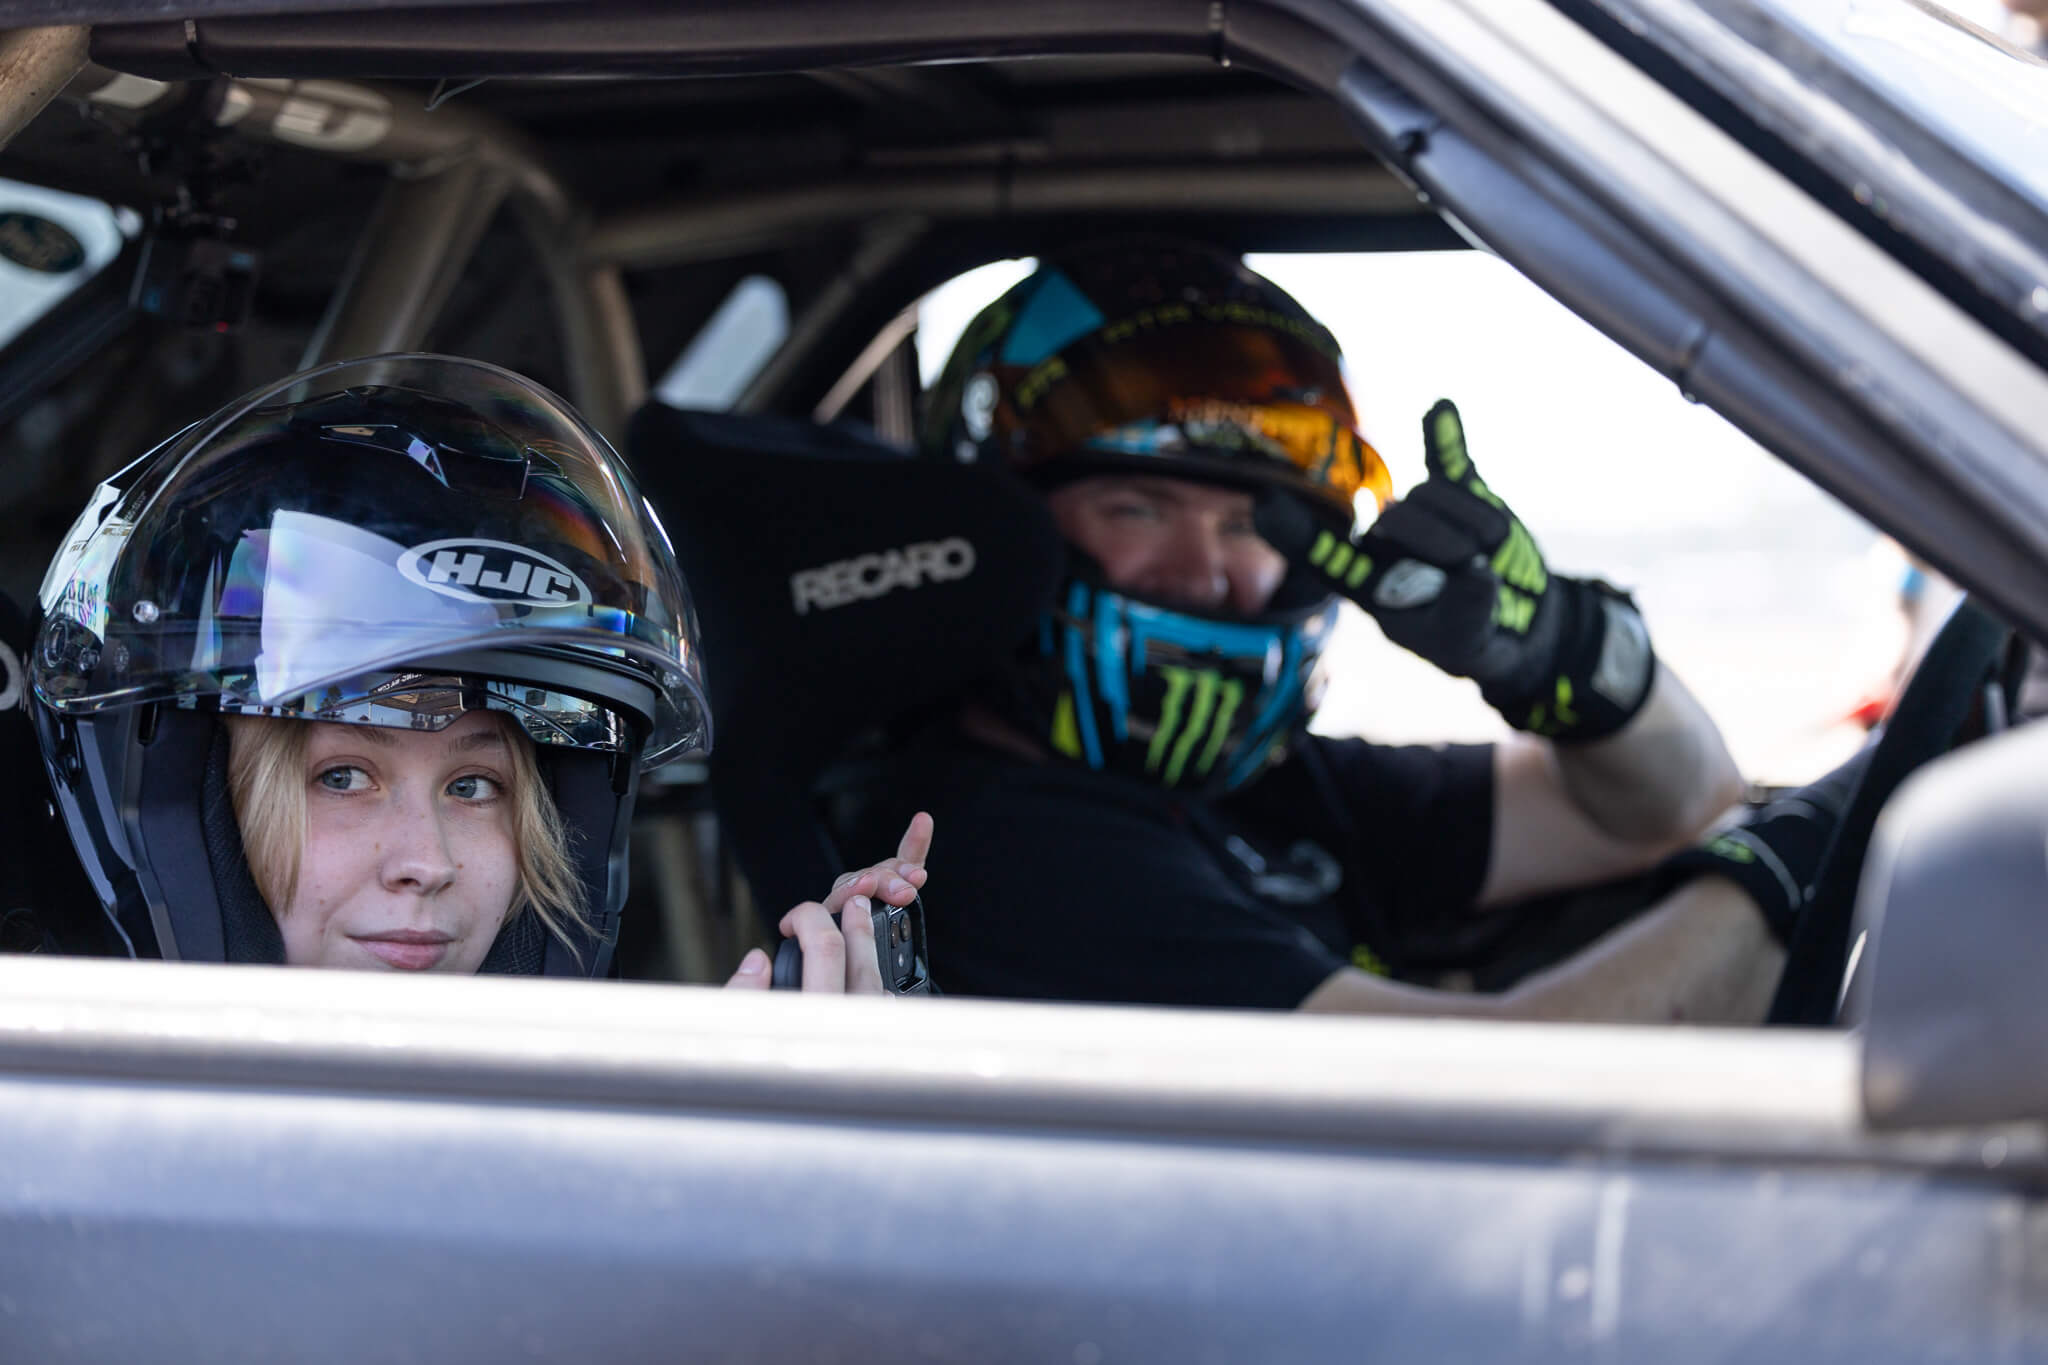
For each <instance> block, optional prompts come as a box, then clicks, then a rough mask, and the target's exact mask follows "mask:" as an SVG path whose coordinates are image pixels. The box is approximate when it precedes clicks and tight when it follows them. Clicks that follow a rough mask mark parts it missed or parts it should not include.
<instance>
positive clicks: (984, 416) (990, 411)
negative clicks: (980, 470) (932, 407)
mask: <svg viewBox="0 0 2048 1365" xmlns="http://www.w3.org/2000/svg"><path fill="white" fill-rule="evenodd" d="M1001 392H1002V389H1001V387H1000V386H999V385H998V384H997V383H996V377H995V376H994V375H992V374H990V373H989V372H988V371H986V370H983V371H982V372H981V373H980V374H978V375H976V376H974V378H972V379H970V380H968V381H967V387H966V388H965V389H963V390H961V393H960V420H961V421H963V422H965V423H966V424H967V434H968V435H969V436H971V437H973V438H974V439H975V440H977V441H986V440H987V439H988V434H989V432H990V431H992V430H993V429H994V428H995V421H996V398H997V397H998V396H999V395H1000V394H1001Z"/></svg>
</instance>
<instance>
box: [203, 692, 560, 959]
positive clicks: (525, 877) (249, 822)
mask: <svg viewBox="0 0 2048 1365" xmlns="http://www.w3.org/2000/svg"><path fill="white" fill-rule="evenodd" d="M223 719H224V720H225V721H226V722H227V727H228V798H229V800H230V801H232V802H233V804H234V808H235V823H236V824H237V825H238V826H240V828H241V831H242V849H243V854H244V856H245V857H246V858H247V859H248V862H249V874H250V876H251V877H252V878H253V879H254V880H255V882H256V889H257V890H258V891H259V892H261V893H262V895H263V900H264V902H265V903H266V904H267V905H269V906H270V908H271V912H272V913H273V914H275V915H277V916H279V917H280V918H282V917H283V915H284V913H285V909H286V907H288V906H289V905H290V904H291V903H292V897H293V896H294V895H295V894H296V893H297V891H298V887H299V856H300V854H301V852H302V851H303V849H304V847H305V842H306V782H307V780H308V774H307V772H306V742H307V739H308V737H309V735H310V734H311V731H310V730H309V729H308V728H307V722H305V721H303V720H296V719H283V718H277V717H270V716H226V717H223ZM491 719H492V720H493V721H495V722H496V723H497V724H498V727H499V729H500V730H501V731H502V732H503V733H504V736H505V749H506V752H507V754H508V755H509V759H508V763H507V766H508V767H509V769H510V772H508V773H507V774H506V777H507V781H508V784H509V786H510V788H511V790H510V791H509V792H508V793H507V795H508V796H510V798H511V801H512V847H513V851H514V856H515V857H516V858H517V860H518V865H519V885H518V886H517V887H516V888H515V889H514V891H513V895H512V908H511V913H509V914H507V915H506V916H505V922H506V923H510V922H511V919H512V915H514V914H518V913H519V912H521V911H523V910H531V911H532V912H533V913H534V914H535V915H537V916H538V917H539V918H540V922H541V923H542V924H543V925H545V926H546V927H547V931H548V932H549V933H551V934H553V935H554V936H555V937H556V938H558V939H560V940H561V941H562V942H563V943H564V944H566V945H567V946H568V947H569V948H570V950H571V951H575V950H576V946H577V945H576V941H575V939H574V937H572V935H571V930H577V931H581V932H582V933H584V934H591V933H594V932H595V929H594V927H593V926H592V925H591V923H590V917H589V915H588V913H587V912H586V911H585V908H584V905H583V887H582V884H581V883H580V882H579V881H578V880H577V877H576V873H575V869H574V865H573V864H572V863H571V862H570V859H569V837H568V831H567V829H566V828H565V827H564V825H563V824H562V817H561V814H560V812H558V811H557V810H556V809H555V803H554V800H553V798H551V797H550V796H549V795H548V791H547V786H546V785H545V784H544V783H543V782H542V781H541V777H540V766H539V764H538V763H536V762H535V761H534V754H533V741H532V740H530V739H528V738H527V737H526V735H525V734H524V733H523V732H522V731H521V730H520V729H519V727H518V726H517V725H514V724H513V723H512V722H511V720H510V719H509V718H507V717H505V716H502V715H497V714H495V713H494V714H493V715H492V717H491Z"/></svg>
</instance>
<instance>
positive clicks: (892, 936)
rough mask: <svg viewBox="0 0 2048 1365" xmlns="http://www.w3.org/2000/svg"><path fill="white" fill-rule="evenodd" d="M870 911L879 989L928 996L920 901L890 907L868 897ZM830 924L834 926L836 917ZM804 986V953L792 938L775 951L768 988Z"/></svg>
mask: <svg viewBox="0 0 2048 1365" xmlns="http://www.w3.org/2000/svg"><path fill="white" fill-rule="evenodd" d="M868 903H869V904H870V905H871V906H873V907H874V908H873V909H871V910H870V911H869V912H868V918H869V919H870V920H872V921H873V923H874V927H875V961H877V962H879V963H880V964H881V967H882V989H883V990H885V991H887V992H888V993H889V994H891V995H932V994H935V992H934V991H933V990H932V978H931V968H930V966H929V965H928V963H927V961H926V958H925V949H924V899H923V898H922V897H920V896H917V895H915V894H913V895H912V896H911V898H910V904H908V905H891V904H889V903H888V902H887V901H885V900H882V899H881V898H880V897H878V896H870V897H869V898H868ZM832 922H833V923H834V924H837V923H838V922H839V916H837V915H834V916H833V917H832ZM803 983H804V950H803V949H802V948H800V947H798V946H797V942H796V940H795V939H793V938H786V939H784V940H782V943H781V944H780V945H779V946H778V947H777V948H776V949H775V971H774V974H773V975H772V976H771V977H770V978H769V988H770V989H771V990H778V991H794V990H801V989H802V988H803Z"/></svg>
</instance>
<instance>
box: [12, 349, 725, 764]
mask: <svg viewBox="0 0 2048 1365" xmlns="http://www.w3.org/2000/svg"><path fill="white" fill-rule="evenodd" d="M42 605H43V609H44V614H45V624H44V627H43V630H42V633H41V635H40V636H39V638H38V641H37V644H36V648H35V650H34V657H33V660H32V670H33V680H34V685H35V687H36V690H37V692H38V694H39V696H40V697H41V699H42V700H43V701H44V702H45V703H47V704H48V705H49V706H50V707H51V708H52V709H53V710H55V711H57V712H59V713H60V714H63V713H88V712H92V711H96V710H102V709H106V708H110V707H115V706H127V705H138V704H142V703H145V702H153V701H170V702H173V703H186V704H189V703H190V702H192V701H193V700H194V699H196V698H202V697H208V696H211V697H216V698H218V703H219V706H220V708H221V709H222V710H223V711H226V712H230V713H239V714H256V715H294V716H302V717H306V718H310V719H335V720H347V721H350V722H353V723H361V724H380V725H382V724H392V725H398V726H400V727H402V728H428V729H439V728H441V727H443V726H445V725H447V724H449V723H452V721H453V719H455V718H456V717H457V716H459V715H460V714H462V713H463V712H464V711H465V710H469V709H477V708H482V709H492V710H501V711H504V712H506V713H507V714H509V715H511V716H512V717H513V718H514V719H516V720H517V721H518V723H519V725H520V727H521V728H522V730H523V731H524V732H525V733H527V734H528V735H529V736H531V737H532V738H533V739H534V740H535V741H536V742H538V743H543V744H568V745H573V746H576V747H581V748H595V749H607V748H609V749H612V750H614V751H616V750H617V748H618V747H619V745H620V744H621V742H622V740H623V738H624V736H623V734H622V733H621V731H620V729H619V727H620V726H621V724H622V723H623V722H622V721H621V719H620V715H619V712H620V711H621V709H623V710H624V711H625V712H626V713H628V714H632V715H634V716H635V718H636V720H638V721H640V722H642V723H644V726H645V729H646V734H645V735H644V737H643V743H642V746H641V754H642V763H643V765H644V766H649V767H651V766H654V765H655V764H658V763H660V762H663V761H665V760H667V759H670V758H675V757H679V756H682V755H685V754H689V753H701V752H703V751H705V750H706V749H707V748H708V747H709V743H710V722H709V715H708V712H707V710H706V707H705V704H704V700H703V696H704V693H703V675H702V664H701V661H700V659H699V657H698V650H697V640H696V617H695V612H694V609H693V608H692V606H691V603H690V599H689V595H688V592H687V590H686V588H685V587H684V585H683V581H682V577H681V574H680V573H679V572H678V570H677V569H676V565H675V559H674V555H673V552H672V550H671V548H670V546H669V542H668V538H667V535H666V533H665V532H664V531H663V530H662V528H661V525H660V523H659V521H658V519H657V518H656V517H655V514H654V512H653V509H652V508H651V507H650V506H649V505H648V503H647V501H646V499H645V498H644V497H643V496H642V495H641V493H640V491H639V489H638V487H637V486H636V485H635V484H634V482H633V479H632V476H631V474H630V473H629V471H628V470H627V469H626V467H625V466H624V464H623V463H622V462H621V461H620V460H619V459H618V457H617V456H616V455H615V454H614V453H613V452H612V450H611V449H610V447H609V446H608V445H606V444H605V442H604V440H603V438H601V437H599V436H598V435H597V434H596V433H595V432H593V431H591V430H590V428H589V427H588V426H586V425H585V424H584V423H583V422H582V420H581V419H580V418H578V417H577V416H576V415H575V413H574V412H573V411H572V410H570V409H569V408H568V406H567V405H566V404H564V403H562V402H561V400H559V399H557V398H555V397H554V396H553V395H551V394H549V393H547V392H546V391H545V390H542V389H540V388H539V387H538V386H536V385H533V384H531V383H530V382H528V381H526V380H524V379H521V378H519V377H518V376H516V375H513V374H510V373H509V372H507V371H504V370H500V369H497V368H496V367H494V366H489V365H484V364H481V363H478V362H474V361H466V360H457V359H452V358H449V357H439V356H385V357H376V358H372V359H370V360H363V361H352V362H346V363H343V364H340V365H334V366H329V367H326V368H324V369H321V370H316V371H311V372H309V373H307V374H303V375H299V376H295V377H294V378H292V379H291V380H287V381H285V382H283V383H281V384H279V385H276V386H273V387H272V388H271V389H268V390H265V391H262V392H259V393H257V394H255V395H253V396H251V397H250V398H248V399H246V400H244V401H243V402H241V403H239V404H237V405H235V406H234V407H232V408H230V409H227V410H224V411H223V412H222V413H221V414H218V415H216V416H215V417H213V418H209V419H208V420H207V421H205V422H201V423H199V424H197V425H195V426H193V427H192V428H190V429H188V430H187V431H186V432H184V433H183V434H181V435H180V436H179V437H177V438H176V439H175V440H173V441H172V442H170V443H169V444H168V445H167V446H165V447H163V448H161V449H160V450H159V451H157V452H155V453H154V454H153V455H152V456H150V457H148V458H146V459H145V460H143V461H140V462H138V463H137V464H136V465H134V466H131V467H130V469H129V470H126V471H124V472H123V475H121V476H117V479H116V480H115V481H112V482H110V484H109V485H108V486H106V487H103V489H102V490H101V493H100V495H99V496H97V497H96V498H95V500H94V502H93V504H92V505H91V506H89V507H88V509H87V512H86V514H85V516H83V517H82V518H81V519H80V522H79V524H78V526H76V527H75V528H74V529H73V532H72V534H71V535H70V536H68V537H67V539H66V543H65V546H64V548H63V550H62V552H61V553H60V555H59V557H58V559H57V561H56V562H55V563H53V564H52V566H51V569H50V573H49V575H48V577H47V578H46V580H45V582H44V585H43V592H42ZM462 659H486V660H492V661H495V662H493V663H491V664H487V665H485V666H483V667H479V668H474V669H473V668H471V667H469V666H467V665H464V664H461V663H459V662H457V661H459V660H462ZM506 674H509V675H510V676H503V677H502V680H499V678H498V677H494V676H493V675H506ZM427 675H432V678H431V683H430V682H429V681H423V677H426V676H427ZM473 675H483V679H479V678H477V677H475V676H473ZM484 679H488V680H484ZM614 684H616V686H614ZM621 688H623V689H624V690H625V692H624V693H621V691H620V689H621ZM625 693H630V694H632V695H634V696H638V697H642V698H651V701H644V702H640V703H635V704H632V705H628V706H625V707H623V708H621V707H620V706H619V705H618V704H617V698H618V696H620V695H624V694H625ZM606 702H610V703H612V704H610V705H607V704H603V703H606Z"/></svg>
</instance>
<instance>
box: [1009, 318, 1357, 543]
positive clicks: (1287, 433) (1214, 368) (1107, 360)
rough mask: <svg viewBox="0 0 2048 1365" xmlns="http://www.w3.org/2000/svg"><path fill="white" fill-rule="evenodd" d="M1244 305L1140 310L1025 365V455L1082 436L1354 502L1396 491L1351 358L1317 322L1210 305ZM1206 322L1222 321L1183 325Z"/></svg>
mask: <svg viewBox="0 0 2048 1365" xmlns="http://www.w3.org/2000/svg"><path fill="white" fill-rule="evenodd" d="M1231 311H1232V310H1231V309H1230V308H1229V307H1228V306H1219V307H1217V308H1194V307H1188V308H1179V309H1171V308H1161V309H1157V310H1153V312H1152V313H1147V314H1140V315H1138V317H1137V318H1134V319H1131V320H1127V321H1125V322H1121V323H1112V324H1111V325H1109V326H1108V327H1105V328H1102V329H1101V330H1099V331H1097V332H1095V333H1093V334H1092V335H1090V336H1088V337H1085V338H1083V339H1082V340H1080V341H1078V342H1075V343H1073V344H1072V345H1069V346H1067V347H1065V348H1064V349H1062V350H1061V351H1059V352H1058V353H1057V354H1055V355H1053V356H1050V357H1048V358H1047V359H1046V360H1044V361H1042V362H1040V363H1039V364H1037V365H1036V366H1034V367H1032V368H1031V369H1030V370H1029V371H1028V372H1026V373H1024V374H1023V375H1022V376H1021V377H1019V378H1017V379H1016V381H1015V382H1014V383H1013V384H1012V385H1010V386H1008V392H1009V393H1010V395H1011V400H1010V402H1011V404H1012V405H1013V409H1014V411H1013V412H1012V413H1011V414H1009V416H1010V417H1011V420H1012V421H1013V422H1014V424H1015V426H1016V429H1017V432H1018V437H1017V440H1018V446H1019V449H1020V451H1021V452H1023V454H1024V461H1025V463H1024V465H1023V467H1024V468H1025V469H1026V470H1027V471H1028V470H1029V469H1031V468H1033V467H1036V466H1039V465H1043V464H1047V463H1052V462H1056V461H1060V460H1064V459H1068V458H1071V457H1072V456H1073V455H1074V453H1075V452H1077V451H1081V450H1086V451H1088V452H1090V453H1091V454H1097V455H1111V456H1117V457H1127V458H1128V459H1130V460H1131V461H1133V462H1136V461H1139V460H1142V459H1144V458H1147V457H1157V458H1160V459H1161V461H1162V464H1164V463H1166V462H1171V463H1173V464H1175V465H1179V466H1182V468H1181V469H1180V470H1179V471H1177V472H1182V473H1187V472H1193V470H1192V469H1190V468H1189V466H1194V467H1196V468H1200V469H1202V470H1204V471H1205V472H1207V473H1209V474H1211V475H1213V476H1215V477H1222V478H1237V479H1253V480H1257V481H1260V482H1269V483H1277V484H1279V485H1281V486H1283V487H1291V488H1293V489H1295V490H1296V491H1299V492H1302V493H1305V494H1308V495H1310V496H1311V497H1313V498H1315V499H1317V500H1319V501H1320V502H1322V503H1324V504H1325V505H1327V506H1330V507H1331V508H1333V509H1337V510H1341V511H1342V512H1343V513H1344V514H1345V515H1346V516H1349V515H1350V513H1351V511H1352V508H1353V504H1354V501H1355V499H1356V498H1357V496H1358V495H1359V494H1360V493H1362V492H1370V493H1371V494H1372V495H1373V497H1374V498H1375V499H1376V500H1377V501H1378V502H1379V503H1381V504H1384V503H1385V502H1386V501H1387V500H1388V499H1389V498H1390V497H1391V496H1392V493H1393V482H1392V478H1391V476H1390V475H1389V474H1388V472H1387V467H1386V463H1385V462H1384V461H1383V460H1382V459H1381V458H1380V455H1379V452H1378V451H1376V450H1374V449H1373V448H1372V445H1371V444H1370V443H1369V442H1367V441H1366V440H1365V438H1364V437H1362V436H1360V435H1359V434H1358V429H1357V418H1356V416H1355V415H1354V413H1353V411H1352V406H1351V397H1350V394H1349V392H1348V391H1347V389H1346V388H1345V385H1344V375H1343V369H1342V366H1341V365H1340V364H1339V362H1338V360H1337V358H1336V357H1335V356H1334V355H1332V354H1330V353H1328V352H1327V351H1325V350H1324V349H1323V348H1322V347H1321V346H1319V345H1317V344H1316V343H1315V341H1313V340H1312V339H1310V337H1309V336H1308V335H1306V328H1305V327H1300V326H1297V327H1293V328H1287V327H1282V326H1279V325H1254V324H1250V323H1237V324H1232V323H1227V322H1218V321H1217V320H1216V319H1215V318H1212V317H1210V316H1209V314H1211V313H1225V314H1228V313H1231ZM1162 317H1167V318H1170V319H1171V320H1167V321H1161V320H1160V319H1161V318H1162ZM1275 320H1276V323H1284V322H1286V321H1288V320H1287V319H1284V318H1280V317H1279V316H1278V315H1275ZM1192 322H1201V323H1206V324H1208V325H1203V326H1188V325H1183V324H1185V323H1192ZM1160 472H1161V473H1167V472H1169V471H1168V470H1167V469H1165V468H1163V467H1162V469H1161V470H1160Z"/></svg>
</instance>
